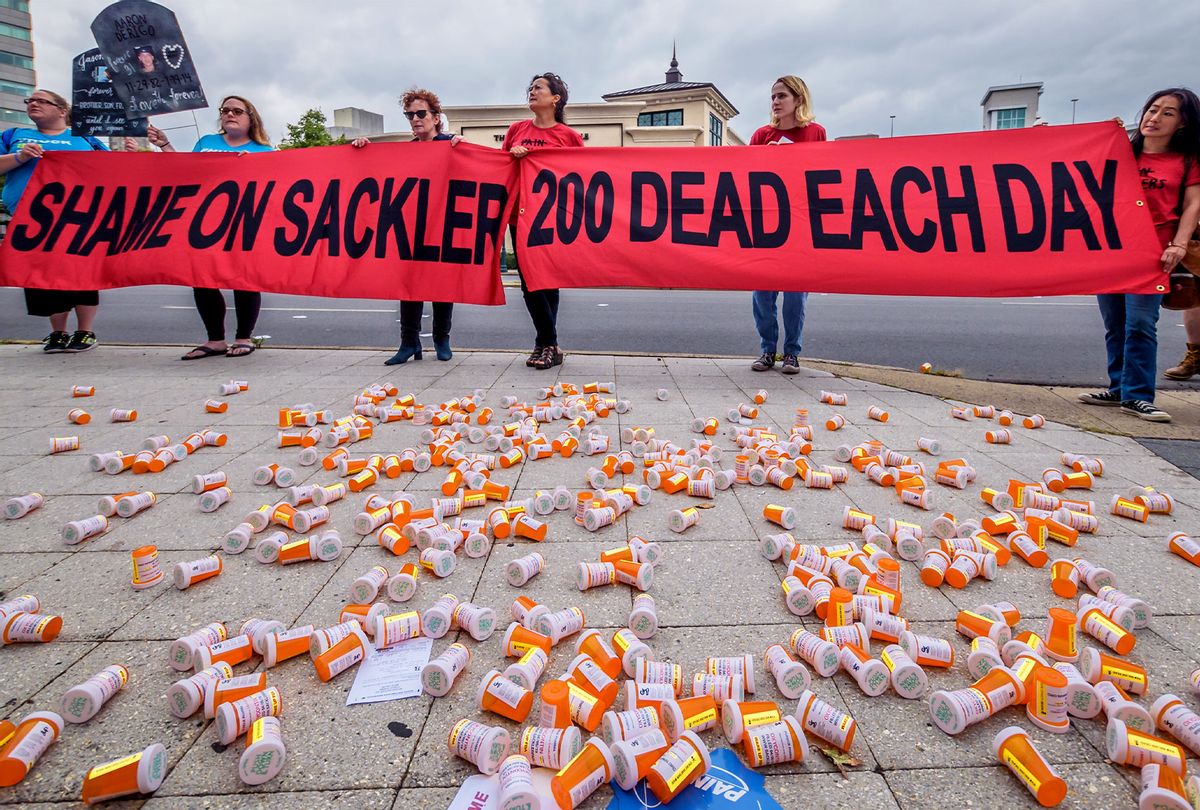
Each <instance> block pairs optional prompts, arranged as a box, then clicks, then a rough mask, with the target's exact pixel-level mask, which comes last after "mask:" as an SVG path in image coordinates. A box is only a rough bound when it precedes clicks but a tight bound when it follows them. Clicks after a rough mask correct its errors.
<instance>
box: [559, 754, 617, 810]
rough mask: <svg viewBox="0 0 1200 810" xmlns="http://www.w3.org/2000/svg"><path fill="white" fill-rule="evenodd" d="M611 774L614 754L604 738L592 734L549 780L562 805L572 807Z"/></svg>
mask: <svg viewBox="0 0 1200 810" xmlns="http://www.w3.org/2000/svg"><path fill="white" fill-rule="evenodd" d="M612 776H613V757H612V753H611V752H610V751H609V750H608V746H607V745H606V744H605V743H604V741H603V740H600V739H598V738H596V737H592V738H591V739H589V740H588V741H587V742H586V743H585V744H584V746H583V748H582V750H580V752H579V753H578V754H576V755H575V757H574V758H573V759H572V760H571V761H570V762H568V763H567V764H566V765H564V766H563V767H562V769H561V770H559V772H558V773H556V774H555V775H554V777H553V778H552V779H551V780H550V792H551V793H552V794H553V796H554V800H555V801H556V802H558V806H559V807H560V808H564V810H572V808H575V807H578V806H579V805H580V804H582V803H583V802H584V800H586V799H587V797H588V796H591V795H592V794H593V793H595V792H596V789H597V788H599V787H600V786H601V785H602V784H604V783H605V782H608V781H610V780H611V779H612Z"/></svg>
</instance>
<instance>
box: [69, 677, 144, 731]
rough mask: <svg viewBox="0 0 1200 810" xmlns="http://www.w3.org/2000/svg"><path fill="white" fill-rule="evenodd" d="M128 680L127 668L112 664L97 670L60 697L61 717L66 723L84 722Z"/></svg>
mask: <svg viewBox="0 0 1200 810" xmlns="http://www.w3.org/2000/svg"><path fill="white" fill-rule="evenodd" d="M128 682H129V670H128V669H126V668H125V667H124V666H122V665H121V664H113V665H112V666H107V667H105V668H104V669H102V670H100V671H99V672H97V673H96V674H95V675H93V676H92V677H90V678H88V679H87V680H86V681H84V682H83V683H81V684H79V685H78V686H72V687H71V688H70V689H68V690H67V691H66V692H64V693H63V697H62V717H63V719H64V720H66V721H67V722H68V723H86V722H87V721H88V720H91V719H92V718H93V717H95V716H96V714H97V713H98V712H99V711H100V709H101V707H102V706H104V704H105V703H107V702H108V700H109V698H111V697H112V696H113V695H115V694H116V693H117V692H119V691H121V690H122V689H123V688H124V687H125V684H126V683H128Z"/></svg>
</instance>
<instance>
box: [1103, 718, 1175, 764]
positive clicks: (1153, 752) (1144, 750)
mask: <svg viewBox="0 0 1200 810" xmlns="http://www.w3.org/2000/svg"><path fill="white" fill-rule="evenodd" d="M1104 742H1105V750H1106V751H1107V752H1108V758H1109V759H1111V760H1112V761H1113V762H1115V763H1117V764H1118V765H1130V766H1132V767H1134V768H1140V767H1142V766H1143V765H1149V764H1151V763H1154V764H1157V765H1162V766H1164V767H1167V768H1170V769H1171V770H1172V771H1174V772H1175V773H1177V774H1178V775H1179V776H1185V775H1186V774H1187V753H1186V752H1185V751H1184V750H1183V747H1182V746H1180V745H1179V744H1177V743H1173V742H1171V741H1170V740H1166V739H1163V738H1162V737H1156V736H1154V735H1153V734H1145V733H1142V732H1140V731H1134V730H1133V729H1131V728H1129V727H1128V726H1126V725H1125V724H1124V723H1123V722H1121V721H1120V720H1117V719H1115V718H1114V719H1110V720H1109V721H1108V727H1107V728H1106V729H1105V732H1104Z"/></svg>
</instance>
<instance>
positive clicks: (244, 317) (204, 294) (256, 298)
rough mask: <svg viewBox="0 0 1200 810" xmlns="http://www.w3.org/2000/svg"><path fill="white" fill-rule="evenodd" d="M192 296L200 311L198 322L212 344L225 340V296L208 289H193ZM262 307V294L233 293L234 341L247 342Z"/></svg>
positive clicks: (240, 291)
mask: <svg viewBox="0 0 1200 810" xmlns="http://www.w3.org/2000/svg"><path fill="white" fill-rule="evenodd" d="M192 294H193V295H194V296H195V297H196V309H198V310H200V320H202V321H204V328H205V330H206V331H207V332H208V339H209V340H210V341H212V342H216V341H218V340H224V339H225V296H223V295H221V291H220V290H214V289H211V288H208V287H195V288H193V289H192ZM261 306H262V293H259V292H246V291H245V290H234V291H233V309H234V312H236V313H237V332H236V333H235V334H236V337H235V338H234V339H235V340H249V339H250V335H251V333H252V332H254V324H256V323H257V322H258V310H259V308H260V307H261Z"/></svg>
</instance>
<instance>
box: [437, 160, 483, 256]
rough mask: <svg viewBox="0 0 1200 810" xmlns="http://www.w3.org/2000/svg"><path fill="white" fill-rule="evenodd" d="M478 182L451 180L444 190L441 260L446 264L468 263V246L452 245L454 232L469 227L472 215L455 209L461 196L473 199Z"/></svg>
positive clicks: (469, 254)
mask: <svg viewBox="0 0 1200 810" xmlns="http://www.w3.org/2000/svg"><path fill="white" fill-rule="evenodd" d="M477 185H478V184H477V183H475V181H474V180H451V181H450V185H449V187H448V188H447V190H446V218H445V219H444V220H443V221H442V261H443V262H445V263H448V264H470V263H471V251H470V249H469V248H460V247H455V246H454V232H455V231H456V230H466V229H467V228H470V227H471V223H472V222H473V221H474V217H472V216H471V214H469V213H467V212H465V211H459V210H457V207H456V206H457V205H458V200H459V198H461V197H466V198H468V199H473V198H474V197H475V190H476V186H477Z"/></svg>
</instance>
